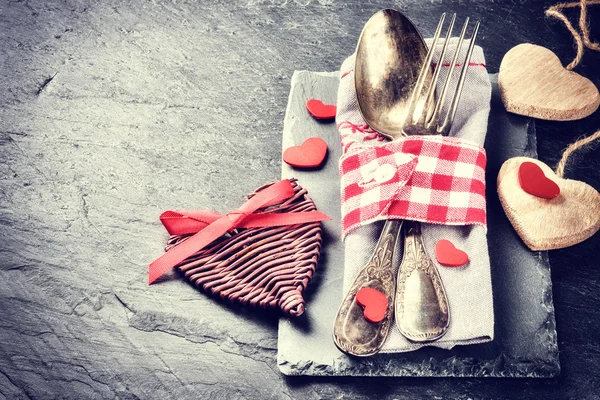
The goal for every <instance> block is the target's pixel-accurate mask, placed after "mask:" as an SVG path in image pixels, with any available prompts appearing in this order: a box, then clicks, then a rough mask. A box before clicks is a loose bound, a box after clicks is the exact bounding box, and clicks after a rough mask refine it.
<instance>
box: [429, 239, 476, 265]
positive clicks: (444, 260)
mask: <svg viewBox="0 0 600 400" xmlns="http://www.w3.org/2000/svg"><path fill="white" fill-rule="evenodd" d="M435 258H436V259H437V261H438V262H439V263H440V264H441V265H443V266H445V267H461V266H463V265H465V264H466V263H468V262H469V256H468V255H467V253H465V252H464V251H462V250H459V249H457V248H456V247H454V244H453V243H452V242H451V241H449V240H445V239H443V240H438V242H437V243H436V244H435Z"/></svg>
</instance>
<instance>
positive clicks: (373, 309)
mask: <svg viewBox="0 0 600 400" xmlns="http://www.w3.org/2000/svg"><path fill="white" fill-rule="evenodd" d="M356 302H357V303H358V304H360V305H361V306H363V307H364V308H365V311H364V313H363V315H364V316H365V319H366V320H367V321H369V322H373V323H377V322H381V320H383V318H384V317H385V312H386V311H387V306H388V299H387V296H386V295H385V294H383V293H381V292H380V291H379V290H377V289H373V288H370V287H364V288H362V289H360V290H359V291H358V293H356Z"/></svg>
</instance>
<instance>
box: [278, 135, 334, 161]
mask: <svg viewBox="0 0 600 400" xmlns="http://www.w3.org/2000/svg"><path fill="white" fill-rule="evenodd" d="M326 155H327V143H325V141H324V140H323V139H321V138H318V137H312V138H309V139H306V140H305V141H304V143H302V144H301V145H300V146H292V147H288V148H287V149H285V151H284V152H283V161H285V163H286V164H289V165H291V166H292V167H296V168H315V167H318V166H319V165H321V163H322V162H323V160H324V159H325V156H326Z"/></svg>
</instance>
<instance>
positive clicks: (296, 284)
mask: <svg viewBox="0 0 600 400" xmlns="http://www.w3.org/2000/svg"><path fill="white" fill-rule="evenodd" d="M291 182H292V186H293V187H294V192H295V195H294V197H292V198H291V199H288V200H287V201H285V202H284V203H282V204H277V205H274V206H270V207H267V208H264V209H261V210H258V211H262V212H266V213H281V212H306V211H315V210H316V206H315V204H314V202H313V201H312V200H311V199H310V198H309V197H308V196H307V191H306V190H305V189H303V188H302V187H301V186H300V185H298V184H297V182H296V181H295V180H291ZM268 186H269V185H265V186H262V187H260V188H258V189H257V190H256V191H255V192H254V193H252V194H250V195H249V196H248V197H252V196H253V195H254V194H255V193H256V192H258V191H260V190H263V189H265V188H266V187H268ZM187 237H189V236H179V235H173V236H171V237H170V238H169V241H168V242H167V248H166V250H167V251H168V250H169V249H170V248H172V247H173V246H176V245H177V244H178V243H180V242H182V241H184V240H185V239H186V238H187ZM320 251H321V224H320V223H319V222H313V223H307V224H299V225H288V226H277V227H269V228H249V229H239V230H235V231H234V232H232V233H231V234H229V235H226V236H223V237H221V238H220V239H219V240H217V241H215V242H214V243H213V244H212V245H210V246H208V247H206V248H205V249H202V250H200V251H199V252H197V253H196V254H194V255H193V256H191V257H189V258H188V259H186V260H185V261H184V262H182V263H181V264H179V265H178V266H177V269H178V270H179V271H181V272H183V274H184V275H185V277H186V278H187V279H188V280H189V281H190V282H192V283H193V284H195V285H196V286H197V287H198V288H199V289H201V290H202V291H204V292H206V293H208V294H211V295H213V296H218V297H220V298H222V299H226V300H228V301H230V302H234V303H240V304H248V305H251V306H255V307H259V308H264V309H277V308H279V309H280V310H281V311H282V312H283V313H284V314H286V315H290V316H296V317H297V316H300V315H302V313H303V312H304V297H303V296H302V293H303V292H304V290H305V289H306V287H307V285H308V283H309V282H310V281H311V279H312V277H313V275H314V273H315V269H316V266H317V261H318V259H319V255H320Z"/></svg>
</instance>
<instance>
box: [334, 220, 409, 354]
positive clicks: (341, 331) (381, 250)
mask: <svg viewBox="0 0 600 400" xmlns="http://www.w3.org/2000/svg"><path fill="white" fill-rule="evenodd" d="M401 227H402V221H399V220H391V221H386V223H385V225H384V226H383V230H382V231H381V235H380V236H379V240H378V241H377V245H376V246H375V250H374V251H373V255H372V256H371V259H370V260H369V262H368V263H367V265H365V267H363V269H362V270H361V271H360V272H359V273H358V276H357V277H356V279H355V280H354V283H353V284H352V287H351V288H350V290H349V291H348V294H347V295H346V297H345V298H344V301H343V302H342V304H341V306H340V309H339V311H338V313H337V316H336V318H335V322H334V326H333V340H334V342H335V344H336V345H337V346H338V348H339V349H340V350H342V351H343V352H345V353H348V354H351V355H354V356H362V357H365V356H370V355H373V354H375V353H377V352H378V351H379V350H380V349H381V347H382V346H383V344H384V342H385V339H386V338H387V335H388V332H389V330H390V326H391V324H392V314H393V311H394V293H395V286H396V282H395V279H394V268H393V266H392V262H393V260H394V249H395V247H396V242H397V240H398V236H399V234H400V230H401ZM362 288H373V289H375V290H377V291H379V292H381V293H383V294H384V295H385V296H386V297H387V300H388V303H387V309H386V312H385V316H384V317H383V320H381V321H380V322H377V323H373V322H369V321H367V320H366V319H365V317H364V314H363V313H364V310H363V308H362V307H361V306H360V305H359V304H358V303H357V301H356V293H357V292H358V291H359V290H360V289H362Z"/></svg>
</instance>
